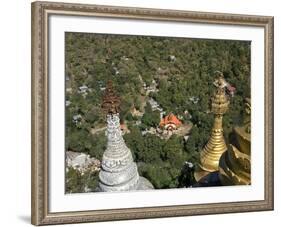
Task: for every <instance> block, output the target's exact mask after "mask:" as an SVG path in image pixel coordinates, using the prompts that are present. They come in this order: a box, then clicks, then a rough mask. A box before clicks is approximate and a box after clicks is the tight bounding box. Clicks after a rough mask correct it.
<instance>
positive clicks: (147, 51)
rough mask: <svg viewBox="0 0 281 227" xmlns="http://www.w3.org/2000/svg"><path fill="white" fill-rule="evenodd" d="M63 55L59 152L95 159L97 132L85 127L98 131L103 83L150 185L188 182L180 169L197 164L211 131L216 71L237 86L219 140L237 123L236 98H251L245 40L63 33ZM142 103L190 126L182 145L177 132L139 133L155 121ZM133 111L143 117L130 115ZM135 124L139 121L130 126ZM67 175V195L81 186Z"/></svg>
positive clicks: (99, 144)
mask: <svg viewBox="0 0 281 227" xmlns="http://www.w3.org/2000/svg"><path fill="white" fill-rule="evenodd" d="M65 50H66V54H65V56H66V68H65V70H66V102H68V105H67V106H66V149H69V150H73V151H79V152H84V153H88V154H90V155H91V156H94V157H96V158H98V159H101V156H102V153H103V151H104V149H105V146H106V137H105V135H104V131H100V132H98V133H95V134H93V133H91V130H92V129H95V128H102V127H104V126H105V117H104V113H103V112H102V110H101V107H100V106H101V97H102V95H103V92H104V88H105V85H106V82H107V81H108V80H109V79H110V80H112V81H113V84H114V87H115V89H116V90H117V92H118V94H119V95H120V97H121V113H120V116H121V121H122V122H126V124H127V126H128V128H129V131H130V132H129V133H127V134H126V135H125V136H124V138H125V140H126V143H127V145H128V146H129V147H130V148H131V150H132V152H133V155H134V158H135V160H136V162H137V163H138V166H139V171H140V174H141V175H143V176H145V177H147V178H148V179H149V180H150V181H151V182H152V183H153V185H154V186H155V187H156V188H171V187H182V186H188V184H190V183H191V182H192V179H191V177H189V175H188V174H189V173H186V171H184V170H185V169H186V168H185V162H186V161H188V162H192V163H193V164H195V165H196V164H197V162H198V152H199V151H200V150H201V149H202V147H203V146H204V144H205V143H206V142H207V140H208V136H209V134H210V129H211V127H212V123H213V116H212V114H211V113H210V96H211V95H212V94H213V92H214V86H213V81H214V79H215V78H214V75H215V73H214V72H215V71H217V70H219V71H221V72H223V73H224V75H225V79H226V80H227V81H228V82H229V83H230V84H231V85H233V86H235V87H236V94H235V95H234V97H232V98H231V104H230V109H229V111H228V112H227V114H226V115H225V117H224V129H225V138H226V139H227V138H228V134H229V133H230V131H231V129H232V127H233V126H234V125H236V124H239V123H240V122H241V120H242V111H243V98H245V97H250V42H248V41H233V40H207V39H206V40H204V39H187V38H166V37H145V36H122V35H103V34H86V33H66V35H65ZM153 80H154V81H156V83H157V91H152V92H150V93H149V94H148V95H147V94H146V93H145V90H144V88H143V87H144V84H145V86H150V85H151V84H152V81H153ZM148 98H153V99H154V100H156V101H157V102H158V103H159V104H160V106H161V107H162V108H163V110H164V111H165V112H166V113H169V112H173V113H174V114H176V115H180V116H183V119H182V121H183V122H184V123H188V122H191V123H192V124H193V128H192V131H191V135H190V136H189V138H188V140H187V141H184V140H183V138H182V137H178V136H176V135H174V136H172V137H171V138H170V139H168V140H163V139H161V138H160V137H158V136H156V135H152V134H149V133H147V134H145V135H143V134H142V130H145V129H149V128H150V127H154V128H155V127H157V126H158V124H159V121H160V118H159V111H158V110H156V111H152V108H151V106H150V105H149V104H148V102H147V99H148ZM144 103H145V104H146V105H143V104H144ZM132 109H136V110H137V111H140V112H143V115H142V116H136V115H133V114H132ZM186 111H188V112H189V114H190V115H186V114H185V112H186ZM189 116H191V118H190V117H189ZM138 121H139V122H141V123H140V124H136V122H138ZM185 174H187V175H185ZM68 177H70V178H71V179H70V180H69V181H67V182H70V183H69V185H68V186H67V191H71V192H74V191H79V190H72V189H71V188H72V186H70V185H73V187H74V185H75V182H76V184H78V183H79V184H80V183H81V182H78V179H79V176H78V175H75V173H74V172H73V171H72V170H71V171H70V172H69V173H68V175H67V178H68ZM96 177H97V176H96ZM80 178H81V177H80ZM94 178H95V177H94ZM187 178H188V179H187ZM75 179H76V180H75ZM83 179H84V178H83ZM89 179H90V178H89ZM95 180H96V179H95ZM184 182H189V183H184ZM67 184H68V183H67Z"/></svg>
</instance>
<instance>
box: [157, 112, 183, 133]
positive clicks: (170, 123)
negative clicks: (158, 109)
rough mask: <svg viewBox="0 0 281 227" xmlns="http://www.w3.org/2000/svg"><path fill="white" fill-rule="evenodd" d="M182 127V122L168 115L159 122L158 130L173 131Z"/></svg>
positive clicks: (174, 116)
mask: <svg viewBox="0 0 281 227" xmlns="http://www.w3.org/2000/svg"><path fill="white" fill-rule="evenodd" d="M181 125H182V122H181V121H180V120H179V119H178V118H177V117H176V115H174V114H172V113H170V114H168V115H167V116H165V117H164V118H162V119H161V121H160V124H159V126H160V128H163V129H164V130H167V131H174V130H176V129H178V128H179V127H180V126H181Z"/></svg>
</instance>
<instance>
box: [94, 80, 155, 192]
mask: <svg viewBox="0 0 281 227" xmlns="http://www.w3.org/2000/svg"><path fill="white" fill-rule="evenodd" d="M119 105H120V99H119V97H118V96H116V95H115V92H114V91H113V88H112V82H109V83H108V86H107V88H106V91H105V96H104V98H103V105H102V107H103V109H104V110H105V111H106V114H107V115H106V118H107V147H106V150H105V152H104V154H103V157H102V163H101V171H100V173H99V185H98V188H97V191H102V192H114V191H130V190H147V189H153V185H152V184H151V183H150V182H149V181H148V180H147V179H146V178H144V177H141V176H139V173H138V168H137V165H136V163H135V162H134V160H133V157H132V153H131V151H130V149H129V148H128V147H127V146H126V144H125V141H124V139H123V137H122V131H121V129H120V118H119Z"/></svg>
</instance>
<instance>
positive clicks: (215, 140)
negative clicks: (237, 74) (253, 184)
mask: <svg viewBox="0 0 281 227" xmlns="http://www.w3.org/2000/svg"><path fill="white" fill-rule="evenodd" d="M214 85H215V86H216V90H215V94H214V96H213V97H212V99H211V101H212V106H211V107H212V113H213V114H214V116H215V119H214V125H213V128H212V131H211V136H210V139H209V141H208V143H207V144H206V145H205V147H204V148H203V150H202V151H201V152H200V163H199V167H198V168H197V169H196V171H195V174H194V177H195V179H196V181H199V180H200V179H201V178H202V177H204V176H206V175H207V174H209V173H210V172H215V171H218V169H219V160H220V157H221V155H222V154H223V153H224V152H225V151H226V150H227V147H226V144H225V140H224V136H223V127H222V118H223V115H224V114H225V113H226V111H227V110H228V106H229V97H228V96H227V95H226V93H225V87H226V86H227V82H226V81H225V79H224V77H223V74H222V73H220V74H219V77H218V79H216V80H215V82H214Z"/></svg>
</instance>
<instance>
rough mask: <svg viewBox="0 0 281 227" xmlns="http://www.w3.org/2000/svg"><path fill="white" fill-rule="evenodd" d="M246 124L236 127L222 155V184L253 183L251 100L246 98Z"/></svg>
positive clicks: (220, 175) (220, 171)
mask: <svg viewBox="0 0 281 227" xmlns="http://www.w3.org/2000/svg"><path fill="white" fill-rule="evenodd" d="M245 112H246V116H245V118H244V125H243V126H241V127H235V128H234V130H233V134H234V136H233V138H232V139H233V141H232V144H230V145H229V148H228V150H227V151H226V152H225V153H224V154H223V155H222V156H221V159H220V163H219V178H220V181H221V184H222V185H249V184H251V121H250V114H251V100H250V99H246V108H245Z"/></svg>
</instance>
